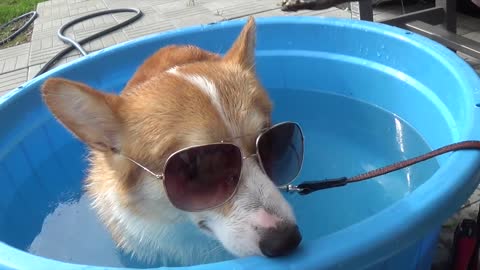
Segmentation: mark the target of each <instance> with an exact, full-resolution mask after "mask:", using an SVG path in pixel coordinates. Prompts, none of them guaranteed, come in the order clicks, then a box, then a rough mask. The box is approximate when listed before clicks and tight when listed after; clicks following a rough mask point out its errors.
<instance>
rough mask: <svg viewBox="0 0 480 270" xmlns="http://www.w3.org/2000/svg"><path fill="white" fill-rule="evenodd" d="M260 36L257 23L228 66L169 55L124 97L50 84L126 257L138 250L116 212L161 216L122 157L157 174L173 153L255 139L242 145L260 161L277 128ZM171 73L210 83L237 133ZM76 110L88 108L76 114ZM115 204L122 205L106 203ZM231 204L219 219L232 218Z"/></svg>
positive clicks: (97, 202) (180, 50) (192, 51)
mask: <svg viewBox="0 0 480 270" xmlns="http://www.w3.org/2000/svg"><path fill="white" fill-rule="evenodd" d="M254 31H255V23H254V20H253V19H252V18H250V20H249V21H248V23H247V24H246V26H245V27H244V29H243V30H242V32H241V34H240V35H239V37H238V39H237V40H236V41H235V43H234V44H233V46H232V48H231V50H230V51H229V52H227V54H226V56H225V57H224V58H222V57H220V56H219V55H217V54H213V53H211V52H207V51H204V50H201V49H199V48H197V47H194V46H168V47H165V48H162V49H160V50H159V51H158V52H156V53H155V54H154V55H152V56H151V57H150V58H149V59H147V60H146V61H145V62H144V64H143V65H142V66H140V67H139V69H138V70H137V71H136V73H135V74H134V75H133V77H132V78H131V80H130V81H129V82H128V84H127V85H126V87H125V88H124V90H123V91H122V93H121V94H120V95H118V96H117V95H111V94H106V93H102V92H100V91H97V90H93V89H91V88H90V87H88V86H86V85H83V84H79V83H76V82H71V81H68V80H65V79H57V78H54V79H49V80H48V81H47V82H46V83H45V85H44V86H43V89H42V93H43V97H44V100H45V102H46V104H47V105H48V107H49V108H50V110H51V111H52V113H53V114H54V115H55V116H56V117H57V118H58V119H59V121H60V122H62V123H63V124H64V125H65V126H66V127H67V128H68V129H69V130H70V131H72V132H73V133H74V134H75V135H76V136H78V138H79V139H81V140H82V141H84V142H85V143H87V144H88V145H89V146H90V148H91V156H90V165H91V166H90V170H89V172H88V177H87V179H86V189H87V192H88V194H89V196H90V197H91V198H92V199H93V201H94V207H95V208H96V209H97V211H98V213H99V215H100V218H101V219H102V221H103V222H104V223H105V224H106V226H107V227H108V228H109V230H110V231H111V233H112V235H113V237H114V239H115V240H116V241H117V243H118V244H119V245H120V246H121V247H123V248H124V249H126V250H127V251H132V250H133V251H134V248H132V247H131V246H130V243H129V241H130V240H129V235H126V231H125V228H124V227H123V226H124V225H123V222H124V221H122V220H120V219H119V217H118V216H115V213H114V211H113V209H117V208H121V209H128V211H130V212H131V213H134V214H135V215H136V216H138V217H142V218H144V219H145V220H148V219H154V218H155V216H154V215H153V213H151V212H150V211H149V209H146V208H145V207H144V205H143V204H144V203H145V200H146V199H145V198H142V197H141V196H140V195H139V194H141V192H140V189H141V187H142V185H144V183H142V181H144V180H143V179H145V177H146V174H145V172H144V171H143V170H142V169H141V168H139V167H138V166H136V165H134V164H132V162H130V161H129V160H127V159H126V158H124V157H122V156H120V155H118V154H117V151H118V152H121V153H122V155H125V156H128V157H130V158H132V159H134V160H136V161H138V162H140V163H141V164H143V165H144V166H146V167H148V168H149V169H151V170H154V171H155V172H157V173H161V172H162V169H163V166H164V164H165V161H166V159H167V158H168V156H169V155H170V154H172V153H173V152H174V151H177V150H179V149H181V148H183V147H188V146H192V145H198V144H207V143H213V142H219V141H222V140H225V141H229V140H230V138H231V137H235V136H238V135H244V134H251V136H244V137H242V138H241V140H240V146H241V147H242V151H244V154H245V155H246V154H250V153H254V151H255V139H256V136H257V134H258V132H259V130H260V129H262V128H264V127H266V126H268V125H269V124H270V113H271V103H270V100H269V98H268V96H267V94H266V92H265V91H264V89H263V88H262V86H261V85H260V84H259V83H258V81H257V79H256V77H255V74H254V55H253V51H254V46H255V34H254ZM172 68H175V69H176V70H177V71H178V72H181V74H184V75H189V74H192V75H198V76H202V77H204V78H208V79H209V80H211V81H212V82H213V83H214V85H215V86H216V87H217V88H218V91H219V99H220V101H221V103H222V104H223V105H224V108H227V110H226V111H225V115H226V117H227V118H228V121H229V122H230V124H231V125H232V126H234V127H235V130H234V131H231V130H229V129H228V128H227V127H226V126H225V124H224V123H223V122H222V116H221V115H220V114H219V112H218V110H216V109H215V106H214V105H213V104H212V101H211V100H210V99H209V97H208V96H206V95H205V94H204V93H202V91H200V90H199V89H197V86H195V85H194V84H192V83H190V82H188V81H186V80H185V79H182V78H181V77H179V76H176V75H175V74H172V73H170V72H166V71H168V70H170V69H172ZM75 102H83V103H81V104H80V103H78V106H72V104H75ZM86 104H87V105H86ZM232 133H234V134H232ZM157 182H158V183H157V184H155V185H159V186H161V185H162V184H161V182H160V181H157ZM108 196H114V197H115V200H107V199H106V197H108ZM158 200H161V198H160V196H159V199H158ZM112 202H115V203H117V204H118V205H113V204H112ZM232 203H233V202H228V203H227V204H225V205H223V206H222V207H220V208H219V209H217V210H215V211H217V212H218V213H220V214H221V215H223V216H228V215H230V213H231V211H232V209H233V205H232Z"/></svg>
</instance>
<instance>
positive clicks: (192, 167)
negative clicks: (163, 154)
mask: <svg viewBox="0 0 480 270" xmlns="http://www.w3.org/2000/svg"><path fill="white" fill-rule="evenodd" d="M241 167H242V155H241V152H240V149H239V148H238V147H236V146H235V145H231V144H212V145H205V146H199V147H193V148H189V149H186V150H183V151H180V152H178V153H176V154H175V155H173V156H172V157H171V158H170V159H169V160H168V162H167V165H166V166H165V172H164V174H165V189H166V192H167V195H168V198H169V199H170V201H171V202H172V204H173V205H174V206H175V207H177V208H179V209H182V210H185V211H201V210H205V209H208V208H212V207H215V206H218V205H220V204H222V203H224V202H225V201H226V200H228V199H229V198H230V197H231V196H232V194H233V193H234V192H235V190H236V187H237V184H238V181H239V179H240V172H241Z"/></svg>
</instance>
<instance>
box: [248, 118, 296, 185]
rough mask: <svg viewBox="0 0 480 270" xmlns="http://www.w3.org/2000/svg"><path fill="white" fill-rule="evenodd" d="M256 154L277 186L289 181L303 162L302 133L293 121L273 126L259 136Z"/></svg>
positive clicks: (293, 177)
mask: <svg viewBox="0 0 480 270" xmlns="http://www.w3.org/2000/svg"><path fill="white" fill-rule="evenodd" d="M257 147H258V154H259V157H260V161H261V162H262V165H263V168H264V169H265V172H266V173H267V175H268V176H269V177H270V179H272V181H273V182H274V183H275V184H276V185H277V186H282V185H286V184H288V183H290V182H291V181H292V180H293V179H295V177H296V176H297V175H298V173H299V172H300V169H301V167H302V162H303V134H302V130H301V129H300V127H299V126H298V125H297V124H295V123H284V124H280V125H278V126H274V127H273V128H271V129H270V130H268V131H266V132H265V133H264V134H263V135H261V136H260V138H259V139H258V143H257Z"/></svg>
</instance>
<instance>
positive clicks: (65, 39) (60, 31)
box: [34, 8, 143, 78]
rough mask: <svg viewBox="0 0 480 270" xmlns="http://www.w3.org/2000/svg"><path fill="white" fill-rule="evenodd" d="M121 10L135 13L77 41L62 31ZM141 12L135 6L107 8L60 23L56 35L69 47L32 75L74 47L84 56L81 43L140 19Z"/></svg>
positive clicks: (42, 71)
mask: <svg viewBox="0 0 480 270" xmlns="http://www.w3.org/2000/svg"><path fill="white" fill-rule="evenodd" d="M123 12H129V13H135V15H134V16H133V17H131V18H129V19H128V20H125V21H123V22H121V23H119V24H117V25H114V26H112V27H110V28H107V29H105V30H102V31H100V32H98V33H95V34H93V35H91V36H88V37H86V38H84V39H81V40H79V41H75V40H73V39H71V38H68V37H66V36H65V35H64V32H65V31H66V30H67V29H68V28H69V27H71V26H73V25H75V24H77V23H79V22H82V21H85V20H88V19H91V18H94V17H98V16H102V15H106V14H112V13H123ZM142 15H143V13H142V11H140V10H139V9H136V8H119V9H109V10H102V11H99V12H95V13H91V14H87V15H85V16H82V17H79V18H77V19H74V20H72V21H70V22H68V23H66V24H64V25H62V26H61V27H60V29H58V33H57V36H58V37H59V38H60V39H61V40H62V41H63V42H64V43H68V44H70V46H69V47H67V48H65V49H63V50H61V51H60V52H59V53H57V54H56V55H55V56H54V57H53V58H52V59H50V60H49V61H48V62H47V63H46V64H45V65H44V66H43V67H42V68H41V69H40V71H39V72H38V73H37V74H36V75H35V76H34V78H35V77H37V76H39V75H41V74H43V73H45V72H46V71H48V70H49V69H50V68H51V67H52V66H53V65H54V64H55V63H56V62H57V61H58V60H59V59H60V58H62V57H63V56H65V55H66V54H68V53H69V52H71V51H72V50H74V49H77V50H79V51H80V53H81V54H82V55H83V56H85V55H87V52H86V51H85V50H84V49H83V48H82V45H83V44H85V43H87V42H90V41H92V40H94V39H97V38H99V37H101V36H104V35H106V34H108V33H111V32H113V31H115V30H118V29H120V28H122V27H124V26H127V25H129V24H131V23H133V22H134V21H136V20H138V19H140V17H142Z"/></svg>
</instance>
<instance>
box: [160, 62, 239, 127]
mask: <svg viewBox="0 0 480 270" xmlns="http://www.w3.org/2000/svg"><path fill="white" fill-rule="evenodd" d="M167 72H168V73H170V74H173V75H176V76H179V77H181V78H183V79H185V80H187V81H189V82H190V83H192V84H193V85H195V86H196V87H198V88H199V89H200V90H201V91H202V92H203V93H204V94H205V95H207V96H208V98H209V99H210V100H211V101H212V104H213V106H214V107H215V109H216V110H217V111H218V113H219V114H220V117H221V118H222V120H223V122H224V123H225V125H226V126H227V127H228V129H229V130H230V131H231V132H232V133H233V134H232V136H237V134H236V133H235V132H234V130H235V129H234V128H233V126H232V124H231V123H230V121H228V118H227V114H226V113H225V110H224V108H223V105H222V102H221V100H220V96H219V95H218V90H217V87H216V86H215V84H214V83H213V82H212V81H211V80H209V79H208V78H205V77H203V76H200V75H191V74H182V73H180V72H179V71H178V68H177V67H176V66H175V67H173V68H171V69H169V70H167Z"/></svg>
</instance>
